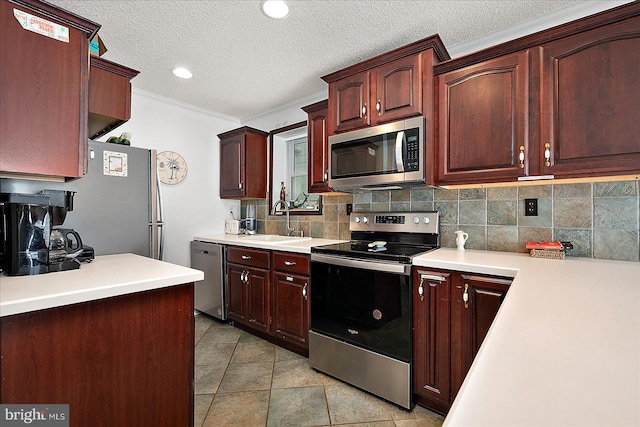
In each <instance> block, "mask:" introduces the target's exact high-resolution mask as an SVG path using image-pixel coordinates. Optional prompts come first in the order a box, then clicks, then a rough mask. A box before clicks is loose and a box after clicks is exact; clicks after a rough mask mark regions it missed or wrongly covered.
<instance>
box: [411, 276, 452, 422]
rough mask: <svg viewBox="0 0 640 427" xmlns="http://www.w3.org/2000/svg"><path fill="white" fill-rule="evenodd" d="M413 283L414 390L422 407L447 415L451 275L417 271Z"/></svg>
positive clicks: (448, 402)
mask: <svg viewBox="0 0 640 427" xmlns="http://www.w3.org/2000/svg"><path fill="white" fill-rule="evenodd" d="M413 283H414V287H413V288H414V291H413V313H414V314H413V316H414V320H413V328H414V329H413V334H414V335H413V354H414V356H413V362H414V370H413V389H414V392H415V394H416V398H417V402H418V403H419V404H421V405H423V406H426V407H429V408H432V409H435V410H437V411H438V412H442V413H446V412H447V410H448V409H449V404H450V394H449V383H450V382H449V335H450V332H449V331H450V329H449V328H450V326H449V311H450V305H449V288H450V286H451V274H450V273H444V272H437V271H430V270H425V269H421V268H416V269H414V272H413Z"/></svg>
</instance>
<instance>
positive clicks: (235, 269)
mask: <svg viewBox="0 0 640 427" xmlns="http://www.w3.org/2000/svg"><path fill="white" fill-rule="evenodd" d="M249 264H250V265H251V266H250V265H249ZM309 292H310V281H309V255H305V254H296V253H290V252H276V251H274V252H270V251H265V250H259V249H249V248H243V247H236V246H229V247H228V250H227V311H228V313H229V319H230V320H232V321H233V322H234V324H235V326H237V327H239V328H240V329H242V330H245V331H247V332H250V333H252V334H254V335H256V336H259V337H260V338H263V339H265V340H267V341H270V342H273V343H275V344H277V345H279V346H281V347H284V348H286V349H287V350H291V351H293V352H296V353H298V354H301V355H303V356H305V357H308V356H309Z"/></svg>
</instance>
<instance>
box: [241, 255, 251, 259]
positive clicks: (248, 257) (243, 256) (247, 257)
mask: <svg viewBox="0 0 640 427" xmlns="http://www.w3.org/2000/svg"><path fill="white" fill-rule="evenodd" d="M242 259H251V257H250V256H249V255H242Z"/></svg>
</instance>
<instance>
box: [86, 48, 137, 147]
mask: <svg viewBox="0 0 640 427" xmlns="http://www.w3.org/2000/svg"><path fill="white" fill-rule="evenodd" d="M138 73H139V72H138V71H136V70H133V69H131V68H127V67H124V66H122V65H119V64H116V63H114V62H111V61H107V60H105V59H102V58H97V57H95V56H92V57H91V73H90V75H89V124H88V126H89V138H90V139H96V138H98V137H100V136H102V135H104V134H106V133H108V132H110V131H111V130H113V129H115V128H117V127H118V126H120V125H121V124H123V123H125V122H126V121H127V120H129V119H130V118H131V79H132V78H134V77H135V76H137V75H138Z"/></svg>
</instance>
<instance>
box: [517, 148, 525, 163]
mask: <svg viewBox="0 0 640 427" xmlns="http://www.w3.org/2000/svg"><path fill="white" fill-rule="evenodd" d="M518 158H519V159H520V169H524V145H521V146H520V155H519V156H518Z"/></svg>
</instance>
